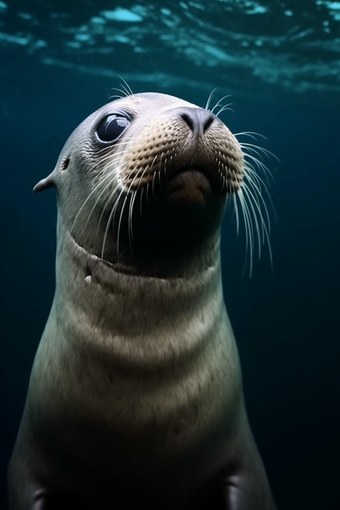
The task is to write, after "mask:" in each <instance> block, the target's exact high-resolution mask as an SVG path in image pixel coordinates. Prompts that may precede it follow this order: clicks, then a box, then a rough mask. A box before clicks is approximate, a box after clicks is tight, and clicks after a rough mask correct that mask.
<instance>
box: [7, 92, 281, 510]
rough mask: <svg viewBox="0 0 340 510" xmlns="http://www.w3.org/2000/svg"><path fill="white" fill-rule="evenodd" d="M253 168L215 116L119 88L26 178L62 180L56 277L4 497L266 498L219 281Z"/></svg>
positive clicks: (67, 502) (146, 503)
mask: <svg viewBox="0 0 340 510" xmlns="http://www.w3.org/2000/svg"><path fill="white" fill-rule="evenodd" d="M246 173H247V166H246V165H245V163H244V154H243V152H242V148H241V146H240V144H239V143H238V141H237V139H236V138H235V136H233V134H232V133H231V132H230V130H229V129H228V128H227V127H226V125H225V124H224V123H223V122H222V121H221V120H220V119H219V117H218V116H216V115H214V114H213V113H212V112H211V111H209V110H207V109H203V108H199V107H198V106H196V105H194V104H191V103H188V102H186V101H183V100H181V99H178V98H176V97H172V96H169V95H164V94H156V93H143V94H135V95H129V96H127V97H123V98H120V99H118V100H115V101H113V102H111V103H109V104H107V105H105V106H104V107H102V108H100V109H99V110H98V111H96V112H95V113H93V114H92V115H90V116H89V117H88V118H87V119H86V120H85V121H84V122H83V123H82V124H80V126H79V127H78V128H77V129H76V130H75V131H74V132H73V134H72V135H71V136H70V138H69V139H68V141H67V142H66V145H65V146H64V148H63V150H62V152H61V154H60V157H59V159H58V162H57V165H56V167H55V169H54V171H53V172H52V174H51V175H50V176H49V177H47V178H46V179H43V180H42V181H40V183H38V184H37V186H36V187H35V191H42V190H44V189H46V188H49V187H51V186H54V187H55V188H56V190H57V195H58V225H57V255H56V289H55V296H54V300H53V304H52V309H51V312H50V315H49V318H48V321H47V324H46V327H45V330H44V332H43V335H42V338H41V341H40V344H39V348H38V351H37V354H36V357H35V361H34V365H33V369H32V373H31V377H30V383H29V389H28V395H27V400H26V405H25V409H24V413H23V418H22V421H21V425H20V429H19V433H18V437H17V441H16V444H15V448H14V453H13V455H12V459H11V462H10V467H9V477H8V478H9V482H8V483H9V501H10V503H9V508H10V510H28V509H32V508H34V509H40V510H42V509H44V510H45V509H46V510H48V509H52V508H53V509H60V510H64V509H66V508H70V509H72V510H74V509H79V510H80V509H82V510H83V509H86V508H91V509H94V508H95V509H96V510H101V509H117V510H126V509H136V508H148V509H157V510H159V509H170V508H171V509H183V510H184V509H185V510H187V509H195V510H196V509H199V508H201V509H207V510H208V509H209V510H213V509H226V510H274V509H275V504H274V501H273V498H272V494H271V491H270V488H269V484H268V481H267V477H266V474H265V470H264V467H263V464H262V461H261V458H260V455H259V453H258V450H257V447H256V445H255V442H254V439H253V436H252V434H251V431H250V427H249V424H248V419H247V415H246V410H245V405H244V399H243V392H242V380H241V370H240V364H239V357H238V352H237V347H236V343H235V340H234V335H233V331H232V328H231V325H230V322H229V319H228V315H227V312H226V308H225V305H224V301H223V295H222V283H221V267H220V230H221V221H222V217H223V213H224V210H225V205H226V200H227V198H228V197H232V196H235V194H237V193H241V191H242V187H243V186H244V182H245V177H246ZM253 192H254V193H255V188H254V190H253Z"/></svg>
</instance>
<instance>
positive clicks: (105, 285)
mask: <svg viewBox="0 0 340 510" xmlns="http://www.w3.org/2000/svg"><path fill="white" fill-rule="evenodd" d="M215 249H216V253H215V256H214V260H213V257H212V258H211V260H209V261H204V263H203V261H202V264H201V267H200V268H199V270H196V271H193V272H192V273H191V274H189V273H185V274H183V275H182V276H181V277H179V276H178V277H172V278H155V277H150V276H136V275H133V274H127V273H125V272H121V271H119V270H116V269H114V268H113V267H112V265H111V264H109V263H107V262H105V261H102V260H101V259H100V258H99V257H97V256H95V255H92V254H90V253H88V252H86V251H85V250H84V249H83V248H82V247H81V246H79V245H78V244H77V243H76V242H75V241H74V239H73V237H72V236H71V235H70V233H69V232H68V231H67V230H65V225H64V224H63V222H62V218H61V217H60V215H59V219H58V245H57V261H56V266H57V271H56V274H57V281H56V297H57V299H58V296H59V295H63V296H65V295H67V296H68V300H71V301H72V302H73V303H75V305H76V306H77V307H79V308H80V309H83V313H84V316H85V315H86V316H87V317H88V318H89V320H90V322H91V321H92V319H93V321H94V322H95V323H96V326H97V327H98V326H100V327H102V328H103V329H105V330H107V331H109V330H110V331H113V332H116V333H117V334H119V335H122V336H125V335H127V336H134V335H139V334H140V331H141V330H143V328H144V331H149V332H150V329H152V330H153V331H155V330H157V329H159V328H160V329H163V328H164V329H166V328H168V329H169V330H171V329H172V327H173V323H174V322H176V321H177V322H178V321H180V322H181V323H182V322H183V317H185V315H186V313H185V310H186V309H187V313H188V316H191V317H196V312H195V311H196V310H197V311H198V312H200V313H202V310H204V309H205V308H206V306H207V304H209V303H210V304H209V306H210V305H211V302H212V301H214V302H215V304H217V303H219V304H220V305H221V306H222V302H223V297H222V286H221V277H220V271H221V269H220V257H219V250H218V246H216V247H215ZM208 262H209V264H208ZM212 262H213V263H212ZM203 266H204V267H203ZM70 275H71V276H70ZM207 296H210V299H209V300H208V299H207ZM214 296H215V299H214ZM150 314H151V315H152V321H150ZM131 317H133V319H131ZM91 318H92V319H91ZM98 318H99V319H98Z"/></svg>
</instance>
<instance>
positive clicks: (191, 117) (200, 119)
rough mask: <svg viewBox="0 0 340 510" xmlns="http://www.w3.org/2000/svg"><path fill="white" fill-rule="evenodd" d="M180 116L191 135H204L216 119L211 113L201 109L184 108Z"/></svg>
mask: <svg viewBox="0 0 340 510" xmlns="http://www.w3.org/2000/svg"><path fill="white" fill-rule="evenodd" d="M180 116H181V117H182V119H183V120H184V122H185V123H186V124H187V125H188V126H189V128H190V129H191V131H192V132H193V134H198V133H199V134H204V133H205V132H206V131H207V129H208V128H209V127H210V126H211V124H212V123H213V122H214V120H215V118H216V116H215V115H214V114H213V113H211V112H209V111H208V110H204V109H203V108H185V109H184V111H182V112H181V113H180Z"/></svg>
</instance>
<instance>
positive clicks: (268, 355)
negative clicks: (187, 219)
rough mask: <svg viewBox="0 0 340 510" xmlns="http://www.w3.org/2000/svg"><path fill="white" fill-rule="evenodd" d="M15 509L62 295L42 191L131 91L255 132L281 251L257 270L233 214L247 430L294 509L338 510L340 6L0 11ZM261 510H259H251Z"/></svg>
mask: <svg viewBox="0 0 340 510" xmlns="http://www.w3.org/2000/svg"><path fill="white" fill-rule="evenodd" d="M0 51H1V63H0V80H1V81H0V83H1V96H0V116H1V134H0V143H1V178H2V181H1V185H0V194H1V200H0V206H1V225H2V229H1V231H2V237H1V239H2V241H1V247H2V249H1V289H2V292H1V296H2V299H1V312H2V313H1V318H2V320H1V323H2V333H1V340H0V350H1V351H0V364H1V366H0V373H1V465H0V468H1V471H0V476H1V482H0V483H1V485H0V492H1V500H0V508H4V507H5V473H6V466H7V463H8V459H9V456H10V453H11V450H12V448H13V443H14V440H15V436H16V433H17V428H18V425H19V421H20V417H21V413H22V409H23V404H24V400H25V395H26V390H27V384H28V378H29V374H30V369H31V365H32V361H33V357H34V354H35V351H36V348H37V345H38V342H39V339H40V336H41V333H42V330H43V327H44V324H45V321H46V318H47V315H48V312H49V308H50V305H51V300H52V297H53V291H54V257H55V222H56V207H55V204H56V198H55V194H54V192H53V191H50V192H46V193H43V194H41V195H38V196H36V195H33V193H32V187H33V185H34V184H36V182H37V181H38V180H40V179H41V178H42V177H45V176H46V175H47V174H48V173H50V172H51V170H52V169H53V167H54V164H55V162H56V159H57V157H58V154H59V151H60V149H61V147H62V145H63V143H64V142H65V140H66V138H67V137H68V135H69V134H70V133H71V131H72V130H73V129H74V128H75V127H76V126H77V125H78V124H79V122H80V121H81V120H83V119H84V118H85V117H86V116H87V115H88V114H90V113H91V112H92V111H93V110H94V109H96V108H98V107H100V106H101V105H102V104H104V103H105V102H108V101H109V97H110V96H111V95H112V94H114V93H115V91H113V88H114V87H119V86H120V83H121V79H120V78H119V75H120V76H122V77H123V78H124V79H125V80H127V82H128V83H129V85H130V86H131V88H132V89H133V91H134V92H141V91H156V92H165V93H169V94H173V95H177V96H180V97H182V98H184V99H186V100H188V101H190V102H193V103H196V104H199V105H201V106H204V105H205V103H206V101H207V98H208V96H209V94H210V92H211V91H212V90H213V89H214V88H215V87H216V88H217V91H216V93H215V94H216V96H215V101H217V100H218V99H219V98H220V97H222V96H224V95H225V94H230V95H231V97H230V98H228V100H227V101H228V102H232V103H233V106H232V108H233V110H234V112H232V111H226V112H224V113H223V114H222V120H223V121H224V122H225V123H226V124H227V125H228V126H229V127H230V129H231V130H232V131H233V132H240V131H245V130H246V131H256V132H258V133H261V134H263V135H265V136H266V137H267V140H264V139H261V138H259V140H258V143H259V144H260V145H261V146H263V147H265V148H266V149H268V150H270V151H271V152H273V153H274V154H275V155H276V156H277V157H278V158H279V160H280V162H278V161H277V160H276V159H274V158H273V157H271V158H270V159H268V160H265V163H266V165H267V166H268V167H269V169H270V170H271V172H272V173H273V175H274V181H273V183H271V185H270V193H271V196H272V200H273V203H274V206H275V208H276V211H277V216H278V221H275V219H274V217H272V234H271V247H272V252H273V270H271V266H270V259H269V253H268V249H267V248H266V247H264V249H263V253H262V257H261V260H260V261H258V260H257V259H256V260H254V265H253V272H252V278H251V279H250V278H249V271H248V270H249V267H248V266H247V262H246V267H247V270H246V271H245V272H243V270H244V266H245V256H246V255H245V254H246V250H245V236H244V231H243V230H242V229H241V232H240V234H239V236H238V237H237V235H236V226H235V219H234V217H233V216H232V214H228V215H227V217H226V219H225V223H224V227H223V237H222V263H223V275H224V276H223V279H224V280H223V283H224V292H225V299H226V304H227V308H228V311H229V314H230V317H231V320H232V323H233V326H234V329H235V334H236V338H237V341H238V346H239V350H240V355H241V362H242V367H243V377H244V387H245V396H246V401H247V408H248V413H249V418H250V423H251V426H252V429H253V432H254V435H255V438H256V441H257V444H258V446H259V449H260V452H261V454H262V456H263V459H264V462H265V465H266V469H267V472H268V476H269V479H270V482H271V485H272V489H273V493H274V496H275V499H276V501H277V504H278V508H279V510H295V509H296V510H304V509H306V510H319V509H327V510H338V509H339V508H340V494H339V475H340V468H339V463H338V459H339V455H340V432H339V431H340V405H339V404H340V402H339V399H340V397H339V389H340V380H339V379H340V367H339V364H340V347H339V326H340V320H339V315H340V314H339V309H340V307H339V305H340V303H339V301H340V300H339V282H340V278H339V276H340V269H339V260H340V238H339V223H340V222H339V220H340V207H339V186H340V147H339V146H340V143H339V140H340V121H339V119H340V2H331V1H324V0H317V1H315V0H300V1H299V2H297V1H293V0H290V1H289V0H286V1H283V0H277V1H275V0H272V1H269V0H267V1H265V0H261V1H255V0H254V1H253V0H249V1H246V0H244V1H236V0H229V1H228V0H224V1H223V0H216V1H206V2H203V1H199V0H195V1H192V2H187V1H186V2H178V3H177V2H169V1H168V2H166V1H159V2H144V1H137V0H136V1H130V0H129V1H125V0H124V1H122V2H121V3H118V2H112V1H108V0H106V1H104V0H102V1H98V2H94V1H89V0H87V1H84V2H70V1H69V2H66V1H53V0H50V1H45V2H42V1H38V0H35V1H30V2H25V1H23V0H22V1H18V0H10V1H8V2H4V1H0ZM250 510H251V509H250Z"/></svg>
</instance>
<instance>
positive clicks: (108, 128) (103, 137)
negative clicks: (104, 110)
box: [96, 113, 130, 142]
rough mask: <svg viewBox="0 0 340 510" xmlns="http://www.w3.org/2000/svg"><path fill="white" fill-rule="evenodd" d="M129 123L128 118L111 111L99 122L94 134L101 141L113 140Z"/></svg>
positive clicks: (116, 138)
mask: <svg viewBox="0 0 340 510" xmlns="http://www.w3.org/2000/svg"><path fill="white" fill-rule="evenodd" d="M129 124H130V121H129V119H127V118H126V117H124V115H120V114H116V113H113V114H111V115H108V116H107V117H105V118H104V119H103V120H102V121H101V122H100V124H99V125H98V127H97V130H96V134H97V136H98V138H99V140H100V141H101V142H114V141H116V140H118V138H119V137H120V136H121V135H122V134H123V133H124V131H125V130H126V128H127V127H128V125H129Z"/></svg>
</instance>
